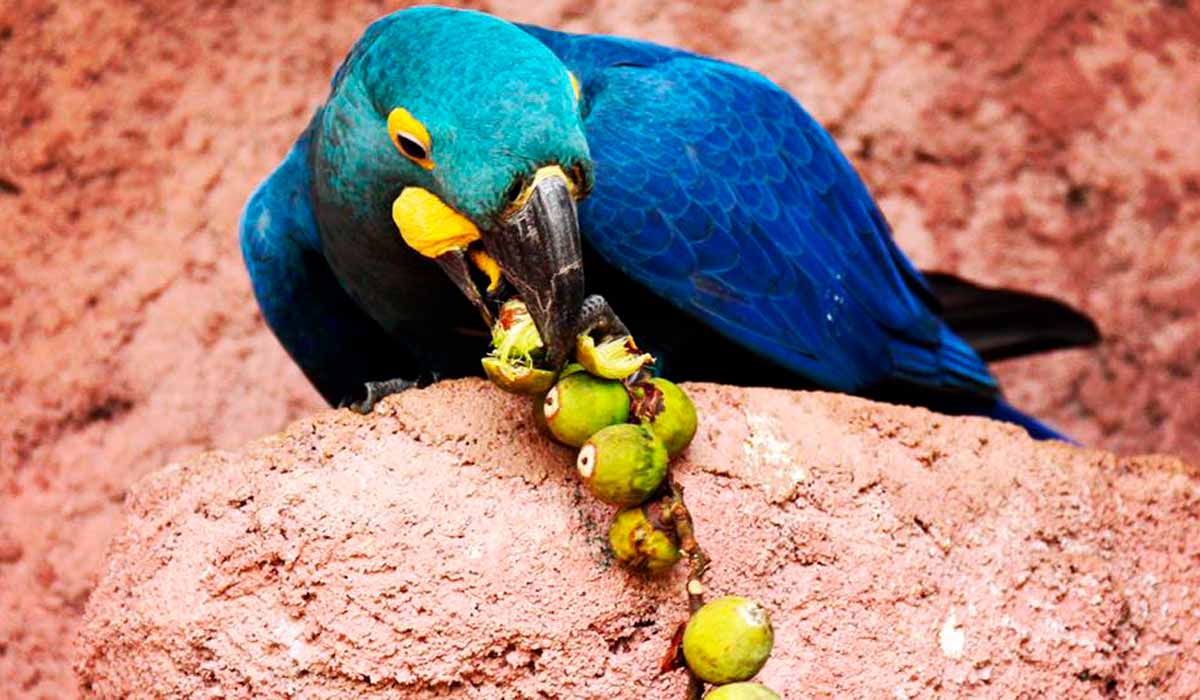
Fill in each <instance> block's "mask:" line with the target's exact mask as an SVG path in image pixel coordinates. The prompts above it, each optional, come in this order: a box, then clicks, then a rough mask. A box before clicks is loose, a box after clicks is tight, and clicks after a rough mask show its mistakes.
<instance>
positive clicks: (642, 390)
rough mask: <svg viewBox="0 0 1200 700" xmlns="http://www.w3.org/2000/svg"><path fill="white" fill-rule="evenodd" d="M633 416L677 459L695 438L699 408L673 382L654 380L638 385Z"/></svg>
mask: <svg viewBox="0 0 1200 700" xmlns="http://www.w3.org/2000/svg"><path fill="white" fill-rule="evenodd" d="M630 410H631V411H632V412H633V415H634V416H635V417H636V418H637V419H638V420H639V421H641V422H642V423H643V424H644V425H646V426H648V427H649V428H650V429H651V430H653V431H654V434H655V435H657V436H658V437H659V439H660V440H662V441H663V444H664V445H666V446H667V453H668V454H669V455H671V457H675V456H676V455H678V454H679V453H680V452H683V451H684V450H685V449H686V448H687V446H688V445H690V444H691V442H692V438H693V437H695V436H696V406H695V404H693V403H692V400H691V399H690V398H688V395H687V394H685V393H684V391H683V389H680V388H679V387H678V386H677V385H676V384H675V383H674V382H669V381H667V380H666V379H663V378H662V377H654V378H653V379H651V380H649V381H645V382H638V383H637V384H635V385H634V388H633V401H632V403H631V404H630Z"/></svg>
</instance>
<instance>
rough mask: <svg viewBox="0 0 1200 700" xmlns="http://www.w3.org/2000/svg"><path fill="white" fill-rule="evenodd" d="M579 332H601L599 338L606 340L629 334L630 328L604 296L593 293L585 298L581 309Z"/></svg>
mask: <svg viewBox="0 0 1200 700" xmlns="http://www.w3.org/2000/svg"><path fill="white" fill-rule="evenodd" d="M579 329H580V330H579V333H580V335H582V334H584V333H587V334H589V335H591V334H594V333H600V337H599V338H597V340H600V341H605V340H611V339H612V338H618V337H620V336H623V335H629V329H628V328H626V327H625V324H624V323H622V322H621V319H620V318H619V317H618V316H617V312H615V311H613V310H612V307H611V306H609V305H608V302H607V301H605V299H604V297H602V296H600V295H599V294H593V295H591V296H589V297H588V298H587V299H584V300H583V306H582V307H581V308H580V310H579Z"/></svg>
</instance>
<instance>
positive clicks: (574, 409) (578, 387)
mask: <svg viewBox="0 0 1200 700" xmlns="http://www.w3.org/2000/svg"><path fill="white" fill-rule="evenodd" d="M542 413H543V415H544V416H545V418H546V427H547V428H549V430H550V434H551V435H553V436H554V439H556V440H558V441H559V442H561V443H563V444H564V445H570V446H571V447H579V446H580V445H582V444H583V443H584V442H586V441H587V439H588V438H590V437H591V436H592V435H594V434H595V433H596V432H597V431H598V430H600V429H601V428H604V427H607V426H610V425H613V424H614V423H624V422H625V421H627V420H629V392H627V391H626V390H625V386H624V385H623V384H621V383H620V382H614V381H612V380H609V379H600V378H597V377H593V376H592V375H590V374H587V373H586V372H575V373H572V374H569V375H567V376H565V377H563V378H562V379H560V380H559V381H558V383H557V384H555V385H554V388H552V389H550V391H549V393H547V394H546V398H545V399H544V400H543V401H542Z"/></svg>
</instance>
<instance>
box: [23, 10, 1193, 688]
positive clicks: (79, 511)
mask: <svg viewBox="0 0 1200 700" xmlns="http://www.w3.org/2000/svg"><path fill="white" fill-rule="evenodd" d="M477 6H478V7H481V8H482V9H487V10H491V11H493V12H496V13H499V14H502V15H505V16H508V17H511V18H514V19H521V20H529V21H535V22H541V23H545V24H550V25H555V26H560V27H564V28H567V29H573V30H580V31H603V32H619V33H625V34H630V35H635V36H640V37H644V38H648V39H652V40H657V41H663V42H668V43H674V44H679V45H682V46H686V47H690V48H693V49H698V50H701V51H705V52H709V53H713V54H717V55H720V56H724V57H727V58H729V59H731V60H734V61H738V62H741V63H745V64H747V65H750V66H753V67H755V68H757V69H759V70H762V71H763V72H765V73H766V74H767V75H769V76H770V77H772V78H774V79H776V80H778V81H779V82H780V83H781V84H783V85H784V86H785V87H786V88H788V89H789V90H790V91H792V92H793V93H794V94H795V95H797V96H798V97H799V98H800V99H801V100H802V101H803V102H804V103H805V104H806V105H807V106H808V107H809V108H810V110H811V111H812V112H813V113H814V114H816V115H817V116H818V117H819V118H820V119H821V120H822V121H823V122H824V123H826V124H827V125H829V126H830V127H831V128H832V129H833V131H834V133H835V135H836V136H837V138H838V139H839V141H840V142H841V143H842V145H843V146H844V147H845V148H846V149H847V151H848V152H849V154H850V155H851V157H852V158H853V159H854V160H855V161H856V163H857V164H858V165H859V166H860V167H861V168H862V170H863V172H864V174H865V175H866V177H867V179H868V180H869V182H870V184H871V186H872V188H873V190H874V191H875V192H876V193H877V194H878V195H879V196H880V198H881V201H882V205H883V207H884V210H885V211H886V212H887V215H888V216H889V218H890V219H891V221H892V223H893V224H894V225H895V228H896V231H897V236H898V237H899V239H900V241H901V243H902V244H903V247H904V248H905V249H906V250H907V251H908V252H909V253H910V254H911V255H912V256H913V257H914V258H915V259H916V260H917V261H918V262H919V263H921V264H922V265H924V266H926V267H936V268H941V269H945V270H949V271H953V272H958V273H961V274H964V275H967V276H970V277H973V278H975V279H978V280H981V281H983V282H988V283H994V284H1009V285H1013V286H1019V287H1024V288H1029V289H1035V290H1040V291H1043V292H1047V293H1051V294H1055V295H1058V296H1060V297H1062V298H1064V299H1066V300H1068V301H1071V302H1073V303H1076V304H1078V305H1080V306H1081V307H1082V308H1083V309H1084V310H1086V311H1087V312H1088V313H1090V314H1092V315H1093V316H1095V317H1096V318H1097V320H1098V321H1099V323H1100V326H1101V328H1102V330H1103V331H1104V333H1105V335H1106V339H1105V342H1104V345H1103V346H1102V347H1101V348H1100V349H1098V350H1095V351H1077V352H1071V353H1061V354H1057V355H1052V356H1047V357H1043V358H1038V359H1031V360H1025V361H1020V362H1013V363H1007V364H1004V365H1002V366H1000V367H998V368H997V369H998V372H999V374H1000V376H1001V378H1002V379H1003V380H1004V382H1005V384H1006V386H1008V387H1009V393H1010V395H1011V397H1012V398H1013V400H1014V402H1015V403H1017V404H1018V405H1020V406H1022V407H1025V408H1027V409H1029V410H1031V411H1032V412H1034V413H1035V414H1037V415H1039V416H1041V417H1043V418H1045V419H1047V420H1050V421H1051V422H1053V423H1056V424H1058V425H1060V426H1062V427H1063V428H1065V429H1066V430H1067V431H1068V432H1070V433H1072V434H1074V435H1075V436H1077V437H1078V438H1080V439H1082V440H1083V441H1085V442H1087V443H1089V444H1093V445H1097V446H1104V447H1108V448H1112V449H1117V450H1123V451H1148V450H1155V451H1164V452H1176V453H1181V454H1184V455H1185V456H1187V457H1188V458H1190V459H1191V460H1193V461H1195V460H1196V459H1197V458H1200V402H1197V401H1195V400H1194V397H1195V387H1196V381H1197V377H1196V367H1197V360H1198V359H1200V357H1198V355H1197V353H1200V318H1198V314H1197V308H1198V304H1200V301H1198V300H1200V236H1198V235H1197V233H1196V231H1197V225H1198V224H1200V196H1198V194H1200V140H1197V139H1196V138H1195V125H1196V124H1197V123H1200V99H1198V98H1197V95H1198V94H1200V71H1197V70H1196V65H1197V59H1198V57H1200V7H1198V5H1197V3H1196V2H1195V1H1193V2H1180V1H1174V2H1168V1H1166V0H1163V1H1162V2H1150V1H1147V2H1143V3H1124V2H1112V1H1111V0H1110V1H1100V0H1010V1H1007V2H1001V1H999V0H971V1H969V2H958V1H955V2H949V1H942V2H930V1H928V0H922V1H920V2H917V1H915V0H913V1H911V2H910V1H909V0H863V1H861V2H857V3H853V4H852V5H847V4H846V3H844V2H836V1H834V0H813V1H811V2H803V3H799V2H797V3H778V2H768V1H766V0H715V1H702V2H674V3H671V2H668V3H649V4H647V3H644V2H639V1H637V0H612V1H609V2H604V3H597V2H593V1H592V0H550V1H549V2H539V3H529V2H517V1H516V0H493V1H489V2H481V3H478V4H477ZM394 7H396V4H395V3H393V2H390V1H389V2H382V3H380V2H332V1H331V0H326V1H324V2H310V3H277V2H265V1H263V0H246V1H245V2H239V3H192V2H169V1H166V0H143V1H139V2H112V1H111V0H80V1H78V2H70V3H63V2H56V1H55V0H4V2H0V76H3V77H2V78H0V135H2V136H0V394H2V395H3V398H4V400H3V401H0V697H20V698H28V697H32V698H38V697H46V698H55V699H56V700H57V699H58V698H70V697H71V696H72V694H73V693H74V692H75V691H74V687H73V686H74V679H73V677H72V675H71V672H70V668H69V664H68V663H67V660H66V651H65V650H66V649H67V648H68V646H69V644H68V642H67V640H69V639H70V638H71V636H72V634H73V633H74V629H75V627H76V624H77V620H78V616H79V614H80V611H81V610H82V608H83V606H84V604H85V602H86V600H87V597H88V594H89V592H90V591H91V588H92V586H93V584H94V579H95V577H96V575H97V573H98V572H99V570H100V566H101V557H102V554H103V549H104V543H105V542H107V541H108V539H109V538H110V537H111V535H112V534H113V532H114V530H115V527H116V523H117V515H118V513H119V510H120V504H121V500H122V498H123V496H124V494H125V490H126V488H127V486H128V485H129V484H130V483H131V482H132V481H133V480H134V479H136V478H137V477H138V476H139V475H141V474H144V473H145V472H146V471H148V470H149V469H152V468H154V467H156V466H158V465H161V464H164V463H166V462H167V461H171V460H178V459H182V458H184V457H186V456H188V455H190V454H194V453H196V452H197V451H199V450H202V449H206V448H212V447H234V446H236V445H239V444H241V443H243V442H244V441H246V440H248V439H251V438H253V437H255V436H257V435H262V434H265V433H268V432H270V431H272V430H276V429H278V428H280V427H281V426H282V425H284V423H285V422H286V421H288V420H291V419H294V418H297V417H299V416H301V415H304V414H305V413H308V412H311V411H313V410H314V409H316V408H317V407H318V406H319V401H318V399H317V397H316V395H315V393H314V392H312V390H311V389H310V388H308V387H307V386H306V385H305V383H304V381H303V379H302V377H301V375H300V373H299V372H298V371H297V370H296V369H295V368H294V367H292V366H291V365H290V363H289V362H288V361H287V358H286V357H285V356H284V354H283V352H282V351H281V350H280V349H279V348H278V346H277V345H276V344H275V342H274V340H273V339H272V338H271V337H270V335H269V334H268V333H267V331H266V329H265V328H264V326H263V324H262V322H261V320H260V319H259V317H258V315H257V313H256V311H255V309H254V306H253V303H252V300H251V294H250V289H249V285H248V284H247V282H246V279H245V276H244V272H243V270H242V266H241V261H240V259H239V256H238V253H237V244H236V237H235V235H234V231H235V228H236V221H237V215H238V211H239V208H240V206H241V204H242V202H243V201H244V200H245V198H246V196H247V194H248V192H249V191H250V189H251V188H252V187H253V185H254V183H255V182H257V181H258V180H259V179H260V178H262V177H263V176H264V175H265V174H266V173H267V172H268V171H269V169H270V168H271V167H272V166H273V165H274V164H275V163H276V162H277V161H278V159H279V158H280V156H281V155H282V154H283V153H284V151H285V149H286V148H287V146H288V145H289V143H290V141H291V139H292V138H293V137H294V136H295V134H296V133H297V132H298V131H299V129H300V128H301V127H302V125H303V124H304V122H305V120H306V119H307V117H308V115H309V114H310V113H311V110H312V109H313V107H314V106H315V105H316V104H317V103H318V101H319V100H320V99H321V98H322V96H323V95H324V93H325V90H326V89H327V84H328V79H329V75H330V73H331V72H332V70H333V67H334V66H335V65H336V63H337V61H338V60H339V58H340V57H341V56H342V55H343V54H344V53H345V51H346V49H347V48H348V47H349V46H350V44H351V42H352V41H353V40H354V38H355V37H356V36H357V35H358V33H359V32H360V31H361V29H362V27H363V26H364V25H365V24H366V22H368V21H369V20H370V19H372V18H374V17H376V16H378V15H380V14H382V13H384V12H386V11H388V10H390V9H393V8H394Z"/></svg>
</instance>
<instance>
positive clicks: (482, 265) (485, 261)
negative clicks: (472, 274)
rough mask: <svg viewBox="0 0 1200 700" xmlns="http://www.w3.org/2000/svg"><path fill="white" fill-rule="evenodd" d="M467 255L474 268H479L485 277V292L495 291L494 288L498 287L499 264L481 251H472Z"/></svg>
mask: <svg viewBox="0 0 1200 700" xmlns="http://www.w3.org/2000/svg"><path fill="white" fill-rule="evenodd" d="M469 255H470V257H471V262H473V263H475V267H477V268H479V271H480V272H482V273H483V274H485V275H487V278H488V286H487V290H488V291H489V292H494V291H496V287H499V286H500V263H498V262H496V260H495V259H494V258H493V257H492V256H490V255H488V254H487V253H486V252H484V251H482V250H478V249H476V250H472V251H471V252H470V253H469Z"/></svg>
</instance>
